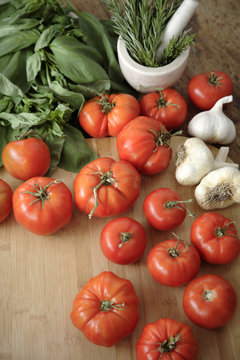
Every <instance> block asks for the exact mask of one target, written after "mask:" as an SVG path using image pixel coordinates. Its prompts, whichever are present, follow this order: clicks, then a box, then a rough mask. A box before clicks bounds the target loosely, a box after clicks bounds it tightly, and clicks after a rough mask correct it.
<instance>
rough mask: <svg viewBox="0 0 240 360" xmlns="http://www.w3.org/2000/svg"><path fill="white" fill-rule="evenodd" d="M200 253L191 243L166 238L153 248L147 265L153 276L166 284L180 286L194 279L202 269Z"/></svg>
mask: <svg viewBox="0 0 240 360" xmlns="http://www.w3.org/2000/svg"><path fill="white" fill-rule="evenodd" d="M200 264H201V260H200V255H199V253H198V251H197V249H196V248H195V247H194V246H193V245H192V244H190V243H187V242H184V241H182V240H180V238H178V239H170V240H165V241H162V242H160V243H159V244H157V245H156V246H154V247H153V248H152V250H151V251H150V253H149V255H148V259H147V265H148V270H149V272H150V274H151V275H152V277H153V278H154V279H155V280H156V281H158V282H159V283H160V284H162V285H165V286H172V287H174V286H180V285H184V284H186V283H188V282H189V281H190V280H192V279H193V278H194V277H195V276H196V275H197V273H198V272H199V269H200Z"/></svg>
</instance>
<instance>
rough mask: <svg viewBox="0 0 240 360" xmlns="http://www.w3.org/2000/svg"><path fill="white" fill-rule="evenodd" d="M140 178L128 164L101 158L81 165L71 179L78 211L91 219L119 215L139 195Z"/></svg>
mask: <svg viewBox="0 0 240 360" xmlns="http://www.w3.org/2000/svg"><path fill="white" fill-rule="evenodd" d="M140 182H141V177H140V175H139V173H138V172H137V170H136V169H135V168H134V166H133V165H131V164H130V163H129V162H127V161H115V160H113V159H112V158H109V157H102V158H98V159H96V160H93V161H91V162H90V163H88V164H87V165H86V166H84V167H83V168H82V169H81V170H80V172H79V173H78V175H77V176H76V178H75V180H74V197H75V204H76V206H77V208H78V209H79V210H80V211H82V212H84V213H86V214H88V216H89V218H91V217H92V216H96V217H105V216H110V215H112V216H114V215H119V214H121V213H123V212H125V211H127V210H128V209H129V208H130V207H131V206H132V204H133V203H134V202H135V200H136V199H137V197H138V195H139V193H140Z"/></svg>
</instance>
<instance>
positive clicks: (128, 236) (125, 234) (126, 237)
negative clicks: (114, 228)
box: [118, 232, 133, 248]
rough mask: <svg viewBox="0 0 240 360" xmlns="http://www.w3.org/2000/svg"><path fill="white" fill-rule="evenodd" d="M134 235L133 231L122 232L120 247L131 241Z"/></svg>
mask: <svg viewBox="0 0 240 360" xmlns="http://www.w3.org/2000/svg"><path fill="white" fill-rule="evenodd" d="M132 237H133V232H131V233H129V232H122V233H120V240H121V243H120V244H119V245H118V247H119V248H121V247H122V246H123V245H124V244H125V243H127V242H128V241H130V240H131V238H132Z"/></svg>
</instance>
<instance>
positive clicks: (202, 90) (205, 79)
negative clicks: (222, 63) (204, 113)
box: [188, 71, 233, 110]
mask: <svg viewBox="0 0 240 360" xmlns="http://www.w3.org/2000/svg"><path fill="white" fill-rule="evenodd" d="M232 93H233V82H232V80H231V78H230V77H229V76H228V75H227V74H225V73H224V72H221V71H211V72H208V73H202V74H198V75H195V76H193V78H192V79H191V80H190V82H189V84H188V95H189V98H190V100H191V101H192V103H193V104H194V105H196V106H197V107H198V108H199V109H200V110H209V109H211V108H212V107H213V106H214V105H215V103H216V102H217V101H218V100H219V99H221V98H222V97H224V96H228V95H232Z"/></svg>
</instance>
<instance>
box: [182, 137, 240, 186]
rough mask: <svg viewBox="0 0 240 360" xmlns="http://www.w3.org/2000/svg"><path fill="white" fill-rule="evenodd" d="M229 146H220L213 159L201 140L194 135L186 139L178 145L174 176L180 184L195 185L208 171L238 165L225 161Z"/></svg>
mask: <svg viewBox="0 0 240 360" xmlns="http://www.w3.org/2000/svg"><path fill="white" fill-rule="evenodd" d="M228 151H229V148H228V147H221V148H220V150H219V152H218V154H217V156H216V159H215V160H214V157H213V154H212V152H211V150H210V149H209V148H208V147H207V145H206V144H205V143H204V141H203V140H201V139H198V138H196V137H194V138H190V139H187V140H186V141H185V142H184V144H182V145H180V146H179V149H178V152H177V160H176V172H175V177H176V179H177V181H178V182H179V184H181V185H189V186H192V185H196V184H198V183H199V182H200V180H201V179H202V178H203V177H204V176H205V175H206V174H208V173H209V172H210V171H212V170H215V169H218V168H221V167H224V166H227V165H228V166H233V167H238V165H237V164H233V163H226V162H225V160H226V158H227V154H228Z"/></svg>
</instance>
